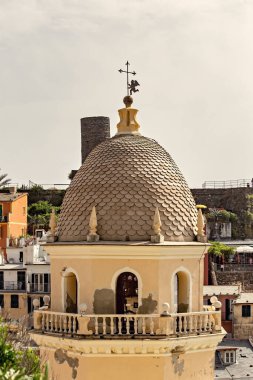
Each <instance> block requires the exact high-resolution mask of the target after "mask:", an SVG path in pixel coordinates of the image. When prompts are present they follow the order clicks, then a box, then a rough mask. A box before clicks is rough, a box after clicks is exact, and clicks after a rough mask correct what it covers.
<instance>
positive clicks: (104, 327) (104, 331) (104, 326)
mask: <svg viewBox="0 0 253 380" xmlns="http://www.w3.org/2000/svg"><path fill="white" fill-rule="evenodd" d="M102 321H103V322H102V324H103V335H106V317H103V319H102Z"/></svg>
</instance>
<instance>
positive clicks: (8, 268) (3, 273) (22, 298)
mask: <svg viewBox="0 0 253 380" xmlns="http://www.w3.org/2000/svg"><path fill="white" fill-rule="evenodd" d="M23 242H25V239H21V243H23ZM6 253H7V259H8V263H5V262H4V261H2V263H1V265H0V306H1V315H2V316H3V318H4V319H7V320H12V321H14V320H19V321H20V320H27V322H28V325H30V319H29V318H30V317H31V314H32V312H33V308H34V307H33V300H34V299H35V298H36V299H38V300H39V302H40V305H41V306H43V297H44V296H45V295H50V291H51V285H50V262H49V258H48V257H47V255H46V252H45V251H44V250H43V246H42V245H39V244H33V243H31V245H27V244H26V245H24V246H22V244H20V240H19V241H18V243H17V246H12V247H7V249H6Z"/></svg>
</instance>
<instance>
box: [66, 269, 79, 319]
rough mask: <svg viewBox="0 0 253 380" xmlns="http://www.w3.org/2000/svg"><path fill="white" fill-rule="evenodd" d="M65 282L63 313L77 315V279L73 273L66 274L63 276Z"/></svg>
mask: <svg viewBox="0 0 253 380" xmlns="http://www.w3.org/2000/svg"><path fill="white" fill-rule="evenodd" d="M64 282H65V286H64V288H65V300H64V303H65V312H66V313H77V310H78V302H77V300H78V297H77V278H76V275H75V274H74V273H73V272H69V273H66V274H65V276H64Z"/></svg>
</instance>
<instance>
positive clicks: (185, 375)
mask: <svg viewBox="0 0 253 380" xmlns="http://www.w3.org/2000/svg"><path fill="white" fill-rule="evenodd" d="M59 351H60V350H59V349H58V352H57V353H56V350H55V349H51V350H48V349H47V350H43V349H42V350H41V355H42V358H43V359H44V360H46V361H47V362H48V363H49V365H50V369H51V371H50V372H51V374H52V377H53V378H54V379H69V380H71V379H75V380H101V379H106V380H107V379H108V380H109V379H110V380H119V379H120V380H129V379H132V380H142V379H145V380H154V379H155V380H169V379H173V380H176V379H180V380H190V379H195V380H198V379H199V380H203V379H205V380H213V378H214V349H207V350H202V351H201V350H199V351H196V352H189V353H185V354H180V355H178V354H171V355H168V356H166V355H143V356H141V355H135V356H134V355H132V356H128V355H126V356H125V357H124V356H117V355H116V356H107V357H103V356H102V357H96V356H94V357H92V356H90V357H88V356H85V355H80V354H76V353H71V351H68V352H66V351H65V352H63V351H62V352H60V353H59ZM56 358H57V360H56ZM71 359H72V360H71Z"/></svg>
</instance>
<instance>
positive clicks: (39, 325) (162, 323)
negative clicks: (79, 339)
mask: <svg viewBox="0 0 253 380" xmlns="http://www.w3.org/2000/svg"><path fill="white" fill-rule="evenodd" d="M34 329H35V330H39V331H41V332H43V333H57V334H70V335H83V336H92V335H93V336H110V337H113V336H131V335H132V336H134V335H141V336H142V335H143V336H146V335H148V336H171V337H173V336H182V335H183V336H184V335H199V334H207V333H214V332H219V331H221V313H220V311H204V312H193V313H178V314H176V313H175V314H169V315H168V316H161V315H159V314H134V315H133V314H131V315H130V314H129V315H128V314H124V315H122V314H104V315H95V314H92V315H80V314H70V313H58V312H52V311H44V310H35V311H34Z"/></svg>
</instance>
